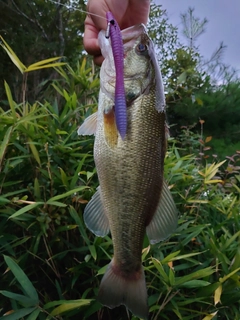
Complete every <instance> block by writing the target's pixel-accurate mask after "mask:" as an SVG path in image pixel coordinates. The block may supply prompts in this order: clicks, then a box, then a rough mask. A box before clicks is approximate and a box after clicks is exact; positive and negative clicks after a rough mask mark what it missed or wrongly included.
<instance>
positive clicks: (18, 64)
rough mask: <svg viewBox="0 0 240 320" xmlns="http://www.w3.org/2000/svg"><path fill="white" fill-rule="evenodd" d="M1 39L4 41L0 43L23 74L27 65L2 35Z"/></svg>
mask: <svg viewBox="0 0 240 320" xmlns="http://www.w3.org/2000/svg"><path fill="white" fill-rule="evenodd" d="M0 39H1V40H2V42H3V44H2V43H0V45H1V46H2V47H3V49H4V50H5V51H6V52H7V54H8V56H9V58H10V59H11V60H12V62H13V63H14V64H15V66H16V67H17V68H18V70H19V71H20V72H21V73H22V74H23V73H24V72H25V70H26V66H25V65H24V64H23V63H22V62H21V61H20V60H19V58H18V56H17V55H16V54H15V52H14V51H13V50H12V48H11V47H10V46H9V45H8V44H7V42H6V41H5V40H4V39H3V37H2V36H0Z"/></svg>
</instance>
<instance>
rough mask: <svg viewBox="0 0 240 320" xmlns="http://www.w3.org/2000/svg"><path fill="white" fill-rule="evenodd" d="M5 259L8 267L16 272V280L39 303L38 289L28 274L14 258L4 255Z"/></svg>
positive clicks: (35, 302)
mask: <svg viewBox="0 0 240 320" xmlns="http://www.w3.org/2000/svg"><path fill="white" fill-rule="evenodd" d="M4 260H5V262H6V264H7V265H8V268H9V269H10V270H11V271H12V273H13V274H14V276H15V278H16V280H17V281H18V282H19V284H20V285H21V286H22V289H23V291H24V292H25V293H26V294H27V295H28V297H29V298H30V299H32V301H33V302H34V304H37V303H38V294H37V291H36V289H35V288H34V286H33V285H32V283H31V281H30V280H29V279H28V277H27V276H26V274H25V273H24V272H23V270H22V269H21V268H20V267H19V265H18V264H17V263H16V262H15V261H14V260H12V259H11V258H10V257H8V256H4Z"/></svg>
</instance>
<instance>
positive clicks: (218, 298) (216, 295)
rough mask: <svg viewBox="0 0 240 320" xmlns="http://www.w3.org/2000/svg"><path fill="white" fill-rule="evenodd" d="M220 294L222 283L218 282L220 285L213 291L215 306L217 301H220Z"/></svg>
mask: <svg viewBox="0 0 240 320" xmlns="http://www.w3.org/2000/svg"><path fill="white" fill-rule="evenodd" d="M221 295H222V285H221V284H220V286H219V287H218V288H217V289H216V290H215V292H214V304H215V306H216V305H217V304H218V303H219V302H221Z"/></svg>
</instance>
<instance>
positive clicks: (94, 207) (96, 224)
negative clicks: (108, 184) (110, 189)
mask: <svg viewBox="0 0 240 320" xmlns="http://www.w3.org/2000/svg"><path fill="white" fill-rule="evenodd" d="M83 219H84V222H85V224H86V226H87V228H88V229H89V230H90V231H92V233H94V234H95V235H96V236H98V237H105V236H106V235H107V234H108V233H109V230H110V229H109V221H108V218H107V216H106V214H105V211H104V206H103V203H102V199H101V189H100V186H99V187H98V188H97V191H96V192H95V194H94V195H93V196H92V199H91V200H90V201H89V202H88V204H87V205H86V207H85V210H84V214H83Z"/></svg>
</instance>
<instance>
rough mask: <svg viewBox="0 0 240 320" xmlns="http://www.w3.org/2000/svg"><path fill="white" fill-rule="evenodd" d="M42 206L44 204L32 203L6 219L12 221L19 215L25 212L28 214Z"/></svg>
mask: <svg viewBox="0 0 240 320" xmlns="http://www.w3.org/2000/svg"><path fill="white" fill-rule="evenodd" d="M43 204H44V202H35V203H32V204H29V205H27V206H25V207H23V208H21V209H19V210H18V211H16V212H15V213H14V214H12V215H11V216H10V217H9V218H8V219H14V218H16V217H19V216H20V215H21V214H23V213H25V212H28V211H31V210H32V209H34V208H36V207H39V206H41V205H43Z"/></svg>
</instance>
